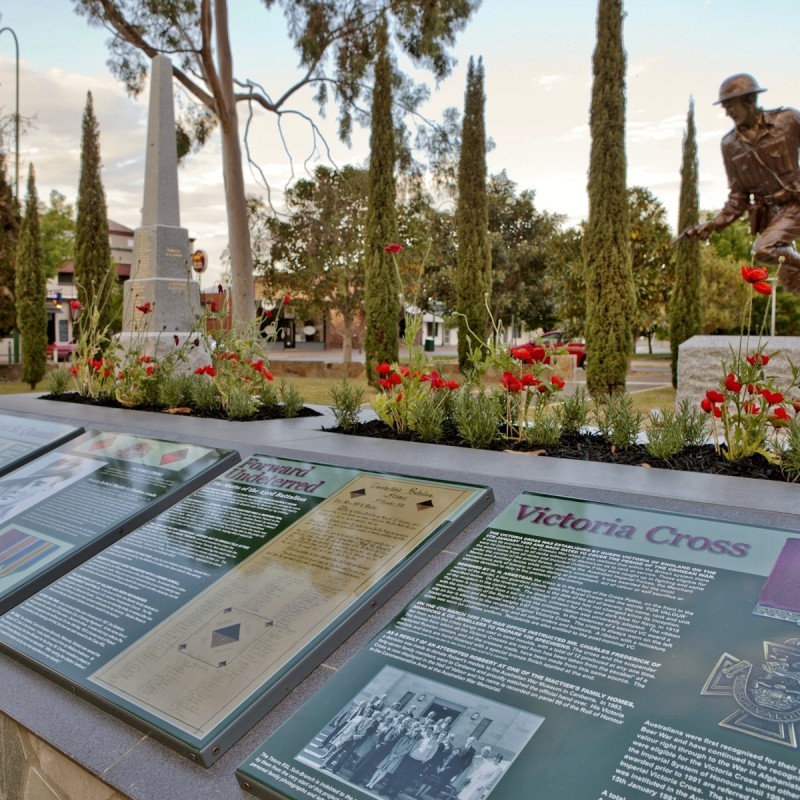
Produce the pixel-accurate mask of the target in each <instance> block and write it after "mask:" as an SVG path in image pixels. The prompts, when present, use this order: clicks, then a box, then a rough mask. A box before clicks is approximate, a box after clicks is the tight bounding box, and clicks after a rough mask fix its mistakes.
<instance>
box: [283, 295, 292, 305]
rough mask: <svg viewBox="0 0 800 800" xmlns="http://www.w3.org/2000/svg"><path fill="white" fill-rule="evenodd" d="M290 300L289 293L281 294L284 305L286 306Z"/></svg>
mask: <svg viewBox="0 0 800 800" xmlns="http://www.w3.org/2000/svg"><path fill="white" fill-rule="evenodd" d="M291 302H292V298H291V296H290V295H288V294H286V295H284V296H283V304H284V305H285V306H288V305H289V303H291Z"/></svg>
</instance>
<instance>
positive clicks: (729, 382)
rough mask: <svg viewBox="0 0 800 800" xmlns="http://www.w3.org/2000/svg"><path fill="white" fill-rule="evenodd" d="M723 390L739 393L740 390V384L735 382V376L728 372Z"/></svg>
mask: <svg viewBox="0 0 800 800" xmlns="http://www.w3.org/2000/svg"><path fill="white" fill-rule="evenodd" d="M725 388H726V389H727V390H728V391H729V392H740V391H741V390H742V384H741V383H739V381H738V380H736V376H735V375H734V374H733V373H732V372H730V373H728V376H727V377H726V378H725Z"/></svg>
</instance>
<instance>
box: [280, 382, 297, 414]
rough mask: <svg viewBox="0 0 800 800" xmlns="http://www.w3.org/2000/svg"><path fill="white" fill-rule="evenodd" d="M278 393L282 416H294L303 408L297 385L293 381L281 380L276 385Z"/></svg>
mask: <svg viewBox="0 0 800 800" xmlns="http://www.w3.org/2000/svg"><path fill="white" fill-rule="evenodd" d="M278 394H279V395H280V399H281V402H282V403H283V416H284V417H287V418H292V417H296V416H297V415H298V414H299V413H300V409H302V408H303V398H302V397H301V395H300V392H299V391H298V389H297V387H296V386H295V385H294V384H293V383H287V382H286V381H281V383H280V386H279V387H278Z"/></svg>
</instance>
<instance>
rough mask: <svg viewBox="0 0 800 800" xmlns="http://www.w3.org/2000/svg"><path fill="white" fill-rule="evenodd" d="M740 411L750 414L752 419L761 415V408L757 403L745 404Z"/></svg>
mask: <svg viewBox="0 0 800 800" xmlns="http://www.w3.org/2000/svg"><path fill="white" fill-rule="evenodd" d="M742 409H743V410H744V411H745V412H746V413H747V414H752V415H753V416H754V417H757V416H758V415H759V414H760V413H761V406H760V405H759V404H758V403H755V402H753V401H752V400H751V401H750V402H749V403H745V404H744V405H743V406H742Z"/></svg>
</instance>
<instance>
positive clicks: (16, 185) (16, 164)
mask: <svg viewBox="0 0 800 800" xmlns="http://www.w3.org/2000/svg"><path fill="white" fill-rule="evenodd" d="M6 31H8V32H9V33H10V34H11V35H12V36H13V37H14V49H15V51H16V64H17V70H16V78H17V93H16V110H15V113H14V149H15V160H14V197H16V198H17V200H19V40H18V39H17V34H16V33H14V31H13V30H12V29H11V28H0V35H2V34H4V33H5V32H6Z"/></svg>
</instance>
